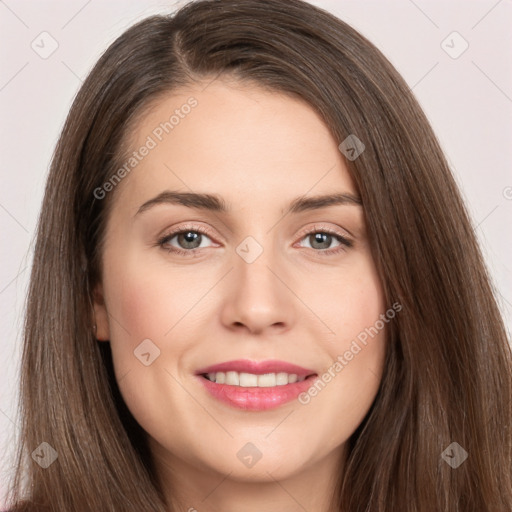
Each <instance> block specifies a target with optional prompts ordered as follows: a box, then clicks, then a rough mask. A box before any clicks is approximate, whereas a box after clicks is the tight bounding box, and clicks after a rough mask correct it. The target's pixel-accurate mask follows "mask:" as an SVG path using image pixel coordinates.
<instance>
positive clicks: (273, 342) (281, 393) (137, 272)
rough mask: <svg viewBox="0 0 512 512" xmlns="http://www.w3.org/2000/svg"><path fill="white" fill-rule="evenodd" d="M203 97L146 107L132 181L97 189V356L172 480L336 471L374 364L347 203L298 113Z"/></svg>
mask: <svg viewBox="0 0 512 512" xmlns="http://www.w3.org/2000/svg"><path fill="white" fill-rule="evenodd" d="M202 88H203V89H204V85H203V87H202ZM202 88H201V87H199V86H197V87H191V88H189V89H183V90H180V91H177V92H174V93H173V94H172V95H169V96H168V97H166V98H165V99H164V100H162V101H160V102H159V103H157V104H155V105H153V107H152V108H151V109H150V110H149V111H148V112H147V113H146V114H145V116H143V118H142V119H141V120H140V121H139V122H138V123H137V126H136V127H135V129H134V130H133V132H132V133H131V137H130V141H129V142H130V147H131V148H132V152H133V151H135V152H136V153H137V156H134V157H133V158H135V159H136V163H135V160H134V161H132V162H131V163H130V162H128V161H127V162H124V163H127V164H128V166H127V167H125V169H130V170H129V172H128V171H127V172H125V173H121V175H122V176H121V177H123V179H122V181H121V182H120V183H119V184H117V185H116V186H115V187H114V186H112V187H108V185H107V187H105V190H106V189H109V190H108V191H107V192H106V193H109V194H113V197H112V198H111V199H112V200H113V208H112V210H111V213H110V217H109V219H108V224H107V229H106V233H105V245H104V252H103V255H102V265H103V268H102V282H101V284H100V285H99V286H98V288H97V290H96V302H95V316H96V323H97V325H98V330H97V335H98V339H99V340H110V344H111V349H112V355H113V362H114V368H115V375H116V379H117V382H118V384H119V389H120V391H121V394H122V396H123V398H124V400H125V402H126V404H127V406H128V408H129V409H130V411H131V412H132V414H133V416H134V417H135V419H136V420H137V421H138V423H139V424H140V425H141V426H142V427H143V429H144V430H145V431H146V432H147V434H148V439H149V442H150V446H151V450H152V453H153V454H154V457H155V459H157V460H158V461H159V463H160V464H161V465H162V466H165V467H166V468H167V470H168V471H169V472H170V473H173V474H174V473H178V472H180V471H182V472H186V471H192V472H194V471H196V472H197V473H198V474H199V473H200V474H201V475H202V476H201V478H202V477H205V478H206V476H205V475H207V474H208V473H210V474H222V475H226V474H228V473H230V478H232V479H235V480H238V481H255V480H264V479H267V480H268V473H271V474H272V475H273V477H274V478H276V479H284V478H288V477H291V476H293V475H297V474H298V473H300V472H307V471H312V470H313V468H317V469H318V468H321V467H324V468H325V467H327V465H329V467H330V468H331V470H334V467H335V461H339V460H340V459H341V458H342V457H341V455H342V454H343V451H344V447H345V443H346V441H347V439H348V438H349V436H350V435H351V434H352V433H353V432H354V430H355V429H356V428H357V426H358V425H359V424H360V423H361V421H362V420H363V418H364V416H365V414H366V413H367V412H368V410H369V408H370V406H371V404H372V402H373V400H374V398H375V395H376V393H377V390H378V387H379V384H380V380H381V375H382V367H383V361H384V355H385V323H386V321H385V320H383V318H384V314H385V309H386V308H385V304H384V300H383V293H382V289H381V284H380V279H379V276H378V274H377V273H376V268H375V265H374V261H373V259H372V254H371V251H370V247H369V245H368V241H367V235H366V232H365V221H364V212H363V208H362V206H361V205H360V204H359V202H358V197H357V196H358V191H357V189H356V187H355V185H354V182H353V181H352V179H351V177H350V175H349V173H348V171H347V168H346V165H345V163H344V160H343V156H342V154H341V152H340V151H339V149H338V144H339V141H336V140H334V138H333V137H332V136H331V135H330V133H329V131H328V129H327V127H326V125H325V124H324V123H323V121H322V119H321V118H320V117H319V116H318V115H317V114H316V113H315V111H314V110H313V109H312V108H311V107H310V106H308V105H307V104H305V103H303V102H301V101H300V100H297V99H293V98H291V97H289V96H286V95H282V94H279V93H276V92H268V91H264V90H262V89H260V88H258V87H256V86H248V85H243V86H242V85H240V84H237V83H234V82H228V81H227V80H218V81H215V82H213V83H211V84H210V85H209V86H208V87H207V88H206V89H204V90H202ZM191 97H192V98H193V100H191V99H190V98H191ZM186 105H189V106H188V107H186ZM173 113H175V116H174V117H175V118H174V119H171V121H169V119H170V116H171V115H172V114H173ZM165 122H167V123H168V125H165ZM162 123H163V124H162ZM162 126H163V127H164V128H162ZM170 126H172V128H170ZM165 128H166V129H167V130H166V129H165ZM142 147H146V148H148V149H147V151H146V150H143V149H142ZM131 164H133V165H131ZM110 188H114V190H110ZM179 194H182V195H181V196H180V195H179ZM203 195H207V196H203ZM326 195H330V196H334V195H336V198H337V199H336V200H331V201H330V202H329V201H326V200H324V201H321V200H316V199H317V198H319V197H320V196H326ZM331 199H332V197H331ZM379 319H381V320H379ZM369 333H371V334H369ZM356 347H358V348H359V350H358V349H357V348H356ZM218 365H220V366H218ZM203 374H209V377H210V379H212V380H208V379H207V377H205V376H204V375H203ZM268 374H271V375H268ZM329 376H330V378H329ZM315 390H316V391H315Z"/></svg>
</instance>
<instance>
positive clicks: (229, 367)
mask: <svg viewBox="0 0 512 512" xmlns="http://www.w3.org/2000/svg"><path fill="white" fill-rule="evenodd" d="M229 371H234V372H239V373H241V372H244V373H253V374H255V375H263V374H264V373H280V372H283V373H288V374H292V373H295V374H296V375H297V376H298V377H308V376H309V375H314V374H316V373H315V371H314V370H310V369H307V368H303V367H302V366H298V365H296V364H292V363H287V362H286V361H278V360H275V359H269V360H267V361H250V360H248V359H237V360H234V361H226V362H224V363H219V364H214V365H212V366H208V367H205V368H201V369H200V370H198V371H197V372H196V373H197V375H202V374H205V373H215V372H229Z"/></svg>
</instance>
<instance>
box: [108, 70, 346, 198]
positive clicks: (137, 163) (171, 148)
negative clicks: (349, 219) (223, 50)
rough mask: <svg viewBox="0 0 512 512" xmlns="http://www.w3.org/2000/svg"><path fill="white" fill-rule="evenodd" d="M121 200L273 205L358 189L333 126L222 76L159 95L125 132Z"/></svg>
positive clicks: (304, 107) (277, 96)
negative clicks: (191, 196)
mask: <svg viewBox="0 0 512 512" xmlns="http://www.w3.org/2000/svg"><path fill="white" fill-rule="evenodd" d="M127 141H128V146H129V150H128V152H127V154H126V156H125V161H124V162H122V164H121V165H125V166H126V164H127V163H128V160H130V162H129V165H127V166H126V168H127V169H129V172H127V173H125V174H126V177H125V178H124V179H123V181H122V183H120V186H119V187H118V188H119V189H121V188H122V189H124V190H123V193H122V194H121V196H122V200H128V201H129V202H130V203H133V204H132V207H135V204H138V205H139V206H140V204H142V203H143V202H144V201H145V200H147V199H148V198H149V197H150V196H154V195H155V194H158V193H160V192H162V191H163V190H168V189H171V190H183V191H188V192H211V193H218V194H221V195H222V196H223V197H226V199H227V201H228V202H229V203H230V204H237V205H243V204H244V203H245V204H247V205H249V204H251V205H252V206H259V207H270V205H271V204H273V203H277V202H279V203H281V202H284V201H285V199H286V196H289V197H290V198H292V197H293V198H295V197H297V196H301V195H305V194H308V193H310V192H315V193H323V194H325V193H331V192H340V191H343V192H347V193H354V194H355V193H356V190H355V186H354V183H353V181H352V179H351V177H350V174H349V172H348V170H347V168H346V166H345V163H344V160H343V157H342V155H341V153H340V151H339V150H338V144H337V141H336V140H334V138H333V136H332V134H331V133H330V131H329V129H328V127H327V126H326V125H325V123H324V122H323V120H322V119H321V117H320V116H319V115H318V114H317V113H316V112H315V110H314V109H313V108H312V107H311V106H310V105H308V104H307V103H305V102H304V101H302V100H300V99H297V98H294V97H291V96H289V95H285V94H283V93H280V92H272V91H268V90H264V89H262V88H260V87H258V86H255V85H247V84H243V85H242V84H240V83H234V82H232V81H226V80H216V81H214V82H212V83H210V84H207V85H206V87H205V85H204V84H202V85H198V84H196V85H195V86H191V87H188V88H183V89H179V90H176V91H174V92H172V93H170V94H169V95H168V96H165V97H162V98H159V99H158V100H157V101H154V102H153V103H152V104H151V107H150V108H149V109H147V111H146V112H145V113H144V114H143V115H141V116H140V117H139V119H138V120H137V121H136V122H135V123H134V125H133V126H132V129H131V132H130V133H129V134H127Z"/></svg>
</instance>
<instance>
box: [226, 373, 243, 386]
mask: <svg viewBox="0 0 512 512" xmlns="http://www.w3.org/2000/svg"><path fill="white" fill-rule="evenodd" d="M226 384H229V385H230V386H238V385H240V379H239V377H238V372H226Z"/></svg>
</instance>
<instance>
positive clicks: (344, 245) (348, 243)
mask: <svg viewBox="0 0 512 512" xmlns="http://www.w3.org/2000/svg"><path fill="white" fill-rule="evenodd" d="M189 232H193V233H200V234H201V235H205V236H207V237H209V238H213V235H212V234H211V233H210V231H209V230H208V229H206V228H203V227H199V226H189V227H182V228H180V229H178V230H176V231H173V232H172V233H169V234H167V235H165V236H163V237H162V238H160V239H159V240H158V242H157V243H156V244H155V245H157V246H159V247H161V248H162V249H165V250H166V251H167V252H170V253H174V254H177V255H180V256H185V257H187V256H189V257H190V256H191V255H194V254H196V252H197V251H198V249H199V248H196V249H189V250H185V249H180V248H178V247H174V246H171V247H169V246H166V245H165V244H167V243H168V242H169V241H170V240H172V239H173V238H174V237H175V236H176V235H180V234H182V233H189ZM316 233H322V234H325V235H331V236H333V237H334V238H335V239H336V240H337V241H338V242H339V243H340V245H339V247H336V248H335V249H318V250H315V249H313V248H311V249H312V250H313V251H315V252H316V253H318V254H320V255H322V256H331V255H335V254H339V253H341V252H343V251H346V250H347V249H349V248H350V247H352V246H353V242H352V240H349V239H348V238H346V237H344V236H342V235H340V234H339V233H337V232H336V231H334V230H332V229H328V228H321V229H317V227H316V226H314V227H313V229H312V230H310V231H307V232H305V233H304V234H302V236H301V238H300V240H303V239H304V238H306V237H307V236H309V235H313V234H316ZM203 249H204V247H203Z"/></svg>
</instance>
